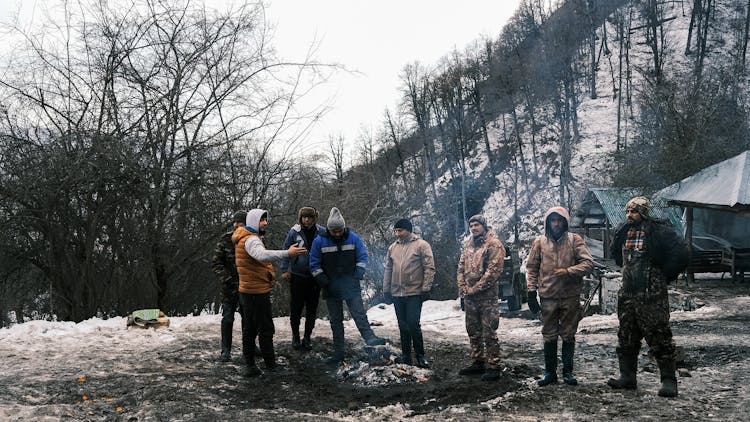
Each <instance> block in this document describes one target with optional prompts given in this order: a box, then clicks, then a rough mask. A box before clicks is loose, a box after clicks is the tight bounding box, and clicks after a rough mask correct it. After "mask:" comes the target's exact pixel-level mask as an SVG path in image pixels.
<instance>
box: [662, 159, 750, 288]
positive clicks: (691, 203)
mask: <svg viewBox="0 0 750 422" xmlns="http://www.w3.org/2000/svg"><path fill="white" fill-rule="evenodd" d="M657 195H658V196H659V197H660V198H663V199H664V200H667V201H668V203H670V204H674V205H678V206H681V207H685V238H686V239H688V242H689V244H690V245H692V249H693V250H692V252H693V254H692V258H691V264H690V267H688V274H692V273H695V272H724V271H726V270H728V271H731V273H732V276H733V277H737V274H738V273H739V274H740V276H741V277H742V276H743V275H744V274H743V273H744V272H745V271H748V270H750V151H745V152H743V153H741V154H739V155H737V156H735V157H732V158H730V159H728V160H724V161H722V162H720V163H717V164H714V165H712V166H710V167H707V168H705V169H703V170H701V171H699V172H698V173H696V174H694V175H692V176H690V177H687V178H685V179H683V180H681V181H679V182H677V183H675V184H673V185H671V186H667V187H666V188H664V189H662V190H661V191H660V192H659V193H658V194H657ZM711 254H712V256H713V258H711V259H708V257H709V255H711ZM707 259H708V261H706V260H707ZM701 260H703V261H701ZM714 264H715V265H714ZM712 266H713V268H711V267H712ZM706 267H708V268H706Z"/></svg>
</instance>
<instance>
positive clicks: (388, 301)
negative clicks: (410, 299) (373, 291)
mask: <svg viewBox="0 0 750 422" xmlns="http://www.w3.org/2000/svg"><path fill="white" fill-rule="evenodd" d="M383 302H384V303H385V304H386V305H392V304H393V295H392V294H390V293H385V292H383Z"/></svg>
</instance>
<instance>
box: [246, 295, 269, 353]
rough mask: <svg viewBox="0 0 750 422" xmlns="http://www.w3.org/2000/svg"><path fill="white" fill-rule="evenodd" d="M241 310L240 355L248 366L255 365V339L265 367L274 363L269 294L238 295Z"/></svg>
mask: <svg viewBox="0 0 750 422" xmlns="http://www.w3.org/2000/svg"><path fill="white" fill-rule="evenodd" d="M240 306H241V308H242V320H243V324H242V354H243V355H244V356H245V361H247V364H248V365H249V366H254V365H255V337H258V345H259V346H260V352H261V354H262V355H263V360H264V361H265V363H266V366H267V367H273V366H274V365H275V362H276V358H275V356H274V351H273V334H274V326H273V314H272V313H271V293H264V294H258V295H253V294H248V293H240Z"/></svg>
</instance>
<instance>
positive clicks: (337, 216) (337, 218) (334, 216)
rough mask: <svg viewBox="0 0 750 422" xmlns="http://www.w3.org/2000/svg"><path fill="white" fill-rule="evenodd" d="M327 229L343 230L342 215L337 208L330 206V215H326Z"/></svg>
mask: <svg viewBox="0 0 750 422" xmlns="http://www.w3.org/2000/svg"><path fill="white" fill-rule="evenodd" d="M327 227H328V230H343V229H344V228H345V227H346V222H345V221H344V217H343V216H342V215H341V211H339V209H338V208H336V207H333V208H331V215H329V216H328V223H327Z"/></svg>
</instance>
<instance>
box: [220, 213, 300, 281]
mask: <svg viewBox="0 0 750 422" xmlns="http://www.w3.org/2000/svg"><path fill="white" fill-rule="evenodd" d="M264 214H266V215H268V212H267V211H266V210H261V209H252V210H250V211H249V212H248V213H247V218H246V220H245V223H246V224H247V225H246V226H245V227H238V228H237V229H236V230H235V231H234V234H232V242H233V243H234V245H235V247H234V254H235V261H236V263H237V274H239V277H240V287H239V291H240V293H247V294H264V293H268V292H270V291H271V290H273V286H274V284H275V281H274V277H275V276H276V273H275V271H274V269H273V264H272V262H273V261H280V260H282V259H283V258H284V257H286V256H288V253H287V251H284V250H281V251H271V250H267V249H266V247H265V246H264V245H263V240H262V239H261V237H260V218H261V217H262V216H263V215H264Z"/></svg>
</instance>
